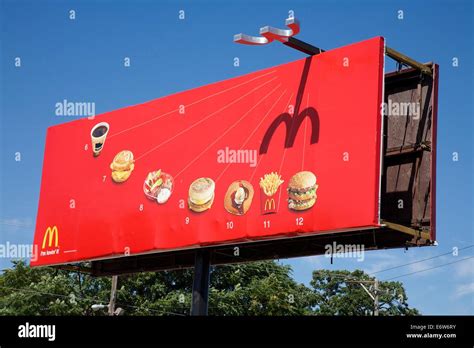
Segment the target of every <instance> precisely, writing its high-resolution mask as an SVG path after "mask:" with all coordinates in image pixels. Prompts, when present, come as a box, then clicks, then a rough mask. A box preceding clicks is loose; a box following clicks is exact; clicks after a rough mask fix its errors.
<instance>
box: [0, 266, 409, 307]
mask: <svg viewBox="0 0 474 348" xmlns="http://www.w3.org/2000/svg"><path fill="white" fill-rule="evenodd" d="M341 274H342V275H344V276H346V275H347V276H350V277H353V278H357V279H370V278H369V277H368V276H367V275H366V274H364V273H363V272H362V271H355V272H352V273H350V272H348V271H318V272H316V271H315V272H314V273H313V280H312V281H311V287H307V286H305V285H303V284H299V283H297V282H296V281H295V280H294V279H293V278H292V270H291V267H290V266H288V265H281V264H279V263H277V262H275V261H264V262H253V263H246V264H235V265H226V266H217V267H212V269H211V281H210V290H209V314H210V315H367V314H368V312H367V311H369V310H372V308H373V302H372V300H371V299H370V297H369V296H368V295H367V294H366V293H365V292H364V290H363V289H362V288H361V287H360V285H358V284H356V283H345V282H344V281H341V278H340V276H341ZM336 276H337V277H336ZM342 280H343V279H342ZM192 283H193V273H192V270H180V271H163V272H145V273H139V274H133V275H124V276H120V277H119V282H118V288H117V302H116V306H117V307H122V308H123V309H124V310H125V314H126V315H189V309H190V306H191V293H192ZM110 287H111V280H110V278H109V277H99V278H95V277H91V276H90V275H87V274H79V273H77V272H72V271H65V270H58V269H55V268H50V267H40V268H29V267H28V266H27V265H26V264H25V263H24V262H22V261H18V262H14V264H13V268H11V269H9V270H6V271H5V272H4V273H3V274H1V275H0V315H106V314H107V312H106V311H105V310H101V311H96V312H94V311H92V309H91V306H92V305H93V304H107V303H108V301H109V296H110ZM380 287H381V289H390V290H392V289H395V290H396V291H397V293H396V295H390V294H388V293H387V294H381V296H380V299H381V301H380V303H381V307H382V310H381V315H410V314H418V311H417V310H416V309H411V308H409V306H408V304H407V303H406V294H405V291H404V289H403V287H402V285H401V283H394V282H390V283H384V282H382V283H381V286H380Z"/></svg>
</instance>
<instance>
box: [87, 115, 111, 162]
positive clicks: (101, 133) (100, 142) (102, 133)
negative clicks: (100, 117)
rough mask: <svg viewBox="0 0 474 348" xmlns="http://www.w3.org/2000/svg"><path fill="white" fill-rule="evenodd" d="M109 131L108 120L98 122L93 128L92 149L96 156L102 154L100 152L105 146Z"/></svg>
mask: <svg viewBox="0 0 474 348" xmlns="http://www.w3.org/2000/svg"><path fill="white" fill-rule="evenodd" d="M108 133H109V124H108V123H107V122H100V123H97V124H96V125H95V126H94V127H93V128H92V130H91V140H92V151H93V152H94V157H97V156H99V155H100V152H101V151H102V149H103V148H104V143H105V138H106V137H107V134H108Z"/></svg>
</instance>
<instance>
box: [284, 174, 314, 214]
mask: <svg viewBox="0 0 474 348" xmlns="http://www.w3.org/2000/svg"><path fill="white" fill-rule="evenodd" d="M317 189H318V185H317V184H316V176H315V175H314V174H313V173H311V172H308V171H303V172H298V173H296V174H295V175H293V176H292V177H291V179H290V182H289V183H288V208H290V209H292V210H306V209H309V208H311V207H312V206H313V205H314V203H316V198H317V196H316V190H317Z"/></svg>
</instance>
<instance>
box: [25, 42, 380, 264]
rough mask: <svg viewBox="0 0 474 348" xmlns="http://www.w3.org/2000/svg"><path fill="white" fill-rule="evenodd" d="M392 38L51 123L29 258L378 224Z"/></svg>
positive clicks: (47, 259)
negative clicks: (34, 253) (386, 67)
mask: <svg viewBox="0 0 474 348" xmlns="http://www.w3.org/2000/svg"><path fill="white" fill-rule="evenodd" d="M383 62H384V40H383V38H381V37H377V38H373V39H370V40H367V41H363V42H360V43H356V44H352V45H349V46H345V47H342V48H338V49H334V50H331V51H327V52H324V53H322V54H319V55H317V56H313V57H309V58H305V59H301V60H297V61H295V62H291V63H287V64H283V65H279V66H276V67H272V68H268V69H265V70H261V71H257V72H254V73H251V74H247V75H244V76H240V77H236V78H232V79H229V80H225V81H221V82H217V83H213V84H210V85H207V86H203V87H199V88H195V89H192V90H188V91H185V92H181V93H177V94H173V95H170V96H167V97H163V98H159V99H156V100H152V101H149V102H146V103H144V104H140V105H135V106H131V107H127V108H124V109H120V110H116V111H112V112H108V113H105V114H102V115H99V116H96V117H93V118H87V119H80V120H76V121H73V122H69V123H65V124H61V125H58V126H53V127H50V128H48V131H47V137H46V147H45V156H44V163H43V175H42V181H41V191H40V201H39V208H38V216H37V221H36V230H35V237H34V245H35V246H36V247H37V248H38V257H37V258H36V259H35V260H32V261H31V265H32V266H38V265H52V264H62V263H70V262H76V261H81V260H97V259H107V258H112V257H118V256H128V255H139V254H144V253H152V252H160V251H172V250H180V249H186V248H198V247H201V246H209V245H225V244H228V243H233V242H238V241H257V240H262V239H273V238H285V237H290V236H295V235H312V234H321V233H327V232H334V231H342V230H350V229H361V228H370V227H378V226H380V221H379V195H380V162H381V115H380V106H381V103H382V91H383V79H384V75H383V73H384V72H383Z"/></svg>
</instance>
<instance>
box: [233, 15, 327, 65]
mask: <svg viewBox="0 0 474 348" xmlns="http://www.w3.org/2000/svg"><path fill="white" fill-rule="evenodd" d="M285 25H286V26H287V27H288V28H289V29H279V28H274V27H270V26H268V25H267V26H265V27H262V28H260V35H261V36H252V35H246V34H243V33H240V34H236V35H234V42H235V43H240V44H243V45H260V46H261V45H267V44H269V43H271V42H273V41H279V42H281V43H283V44H284V45H286V46H288V47H291V48H294V49H296V50H298V51H301V52H303V53H306V54H309V55H311V56H313V55H316V54H319V53H322V52H324V50H322V49H320V48H318V47H315V46H313V45H310V44H309V43H307V42H304V41H301V40H298V39H295V38H294V37H293V36H295V35H296V34H298V33H299V32H300V23H299V21H298V20H297V19H295V18H293V17H290V18H287V19H286V20H285Z"/></svg>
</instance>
